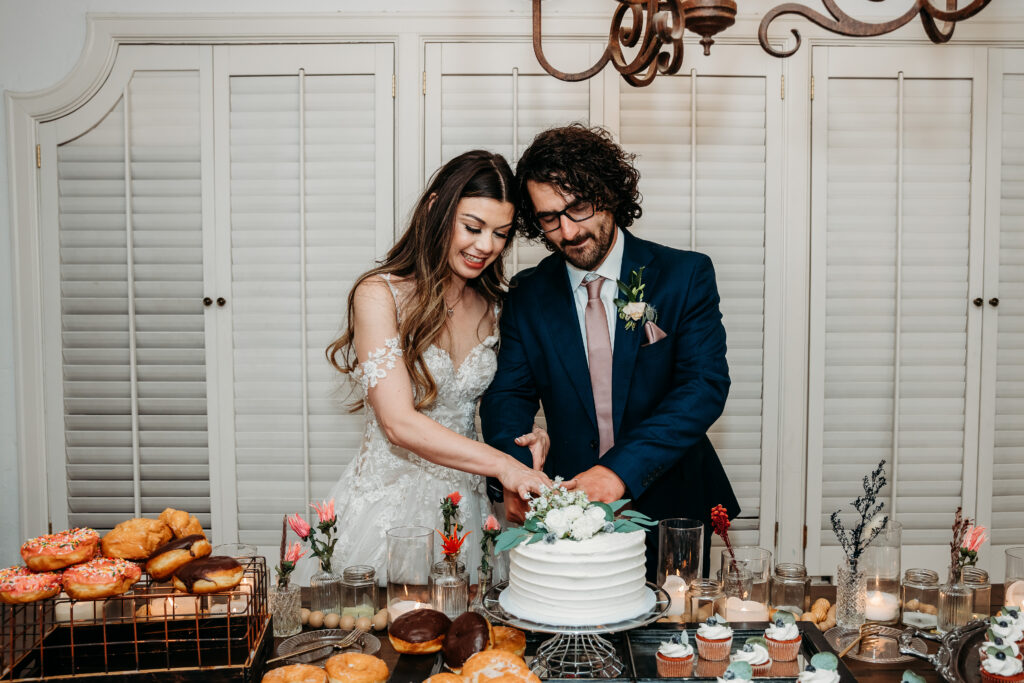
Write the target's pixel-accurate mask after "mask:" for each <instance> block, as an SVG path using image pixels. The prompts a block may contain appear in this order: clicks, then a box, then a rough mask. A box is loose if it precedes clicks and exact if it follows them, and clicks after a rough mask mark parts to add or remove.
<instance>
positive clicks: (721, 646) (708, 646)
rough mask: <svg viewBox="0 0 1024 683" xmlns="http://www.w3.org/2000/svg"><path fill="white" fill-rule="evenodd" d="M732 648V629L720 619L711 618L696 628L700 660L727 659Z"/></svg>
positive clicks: (716, 617)
mask: <svg viewBox="0 0 1024 683" xmlns="http://www.w3.org/2000/svg"><path fill="white" fill-rule="evenodd" d="M731 648H732V627H731V626H729V622H727V621H725V620H724V619H722V618H721V617H718V616H712V617H708V620H707V621H705V622H704V623H703V624H701V625H700V626H698V627H697V653H698V654H699V655H700V657H701V659H710V660H712V661H720V660H723V659H729V650H730V649H731Z"/></svg>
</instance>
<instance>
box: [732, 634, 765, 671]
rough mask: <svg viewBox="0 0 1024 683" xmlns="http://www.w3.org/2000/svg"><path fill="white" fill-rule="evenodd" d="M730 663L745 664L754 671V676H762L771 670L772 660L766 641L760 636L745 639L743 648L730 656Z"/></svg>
mask: <svg viewBox="0 0 1024 683" xmlns="http://www.w3.org/2000/svg"><path fill="white" fill-rule="evenodd" d="M732 661H734V662H746V663H747V664H749V665H750V668H751V669H753V670H754V675H755V676H763V675H764V674H766V673H768V669H770V668H772V658H771V656H769V654H768V641H766V640H765V639H764V638H762V637H761V636H754V637H753V638H747V640H746V642H744V643H743V647H741V648H740V649H739V650H737V651H736V652H734V653H733V654H732Z"/></svg>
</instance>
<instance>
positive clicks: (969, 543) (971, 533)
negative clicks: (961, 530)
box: [960, 526, 988, 553]
mask: <svg viewBox="0 0 1024 683" xmlns="http://www.w3.org/2000/svg"><path fill="white" fill-rule="evenodd" d="M987 540H988V535H987V534H986V533H985V527H983V526H972V527H971V528H970V529H968V530H967V533H966V534H964V543H963V545H962V546H960V547H961V548H963V549H964V550H967V551H970V552H974V553H976V552H978V550H979V549H980V548H981V546H982V544H983V543H984V542H985V541H987Z"/></svg>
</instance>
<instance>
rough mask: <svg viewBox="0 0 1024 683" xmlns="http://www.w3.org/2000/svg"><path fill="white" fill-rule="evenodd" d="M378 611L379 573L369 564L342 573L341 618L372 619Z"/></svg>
mask: <svg viewBox="0 0 1024 683" xmlns="http://www.w3.org/2000/svg"><path fill="white" fill-rule="evenodd" d="M376 611H377V571H376V570H375V569H374V568H373V567H371V566H370V565H367V564H357V565H354V566H351V567H345V570H344V571H343V572H342V573H341V616H346V615H350V616H351V617H352V618H353V619H358V618H359V617H367V618H370V617H372V616H373V615H374V613H375V612H376Z"/></svg>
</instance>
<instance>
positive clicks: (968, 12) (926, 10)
mask: <svg viewBox="0 0 1024 683" xmlns="http://www.w3.org/2000/svg"><path fill="white" fill-rule="evenodd" d="M990 2H992V0H974V2H972V3H971V4H969V5H967V6H966V7H964V8H962V9H957V8H956V0H946V7H947V9H945V10H941V9H938V8H937V7H935V5H933V4H932V3H931V2H930V1H929V0H921V3H920V4H921V18H922V20H923V19H924V17H925V16H926V15H927V16H928V17H929V18H930V19H932V20H933V21H946V22H953V23H956V22H960V21H964V20H965V19H970V18H971V17H973V16H974V15H975V14H977V13H978V12H980V11H981V10H983V9H985V7H986V6H987V5H988V4H989V3H990Z"/></svg>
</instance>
